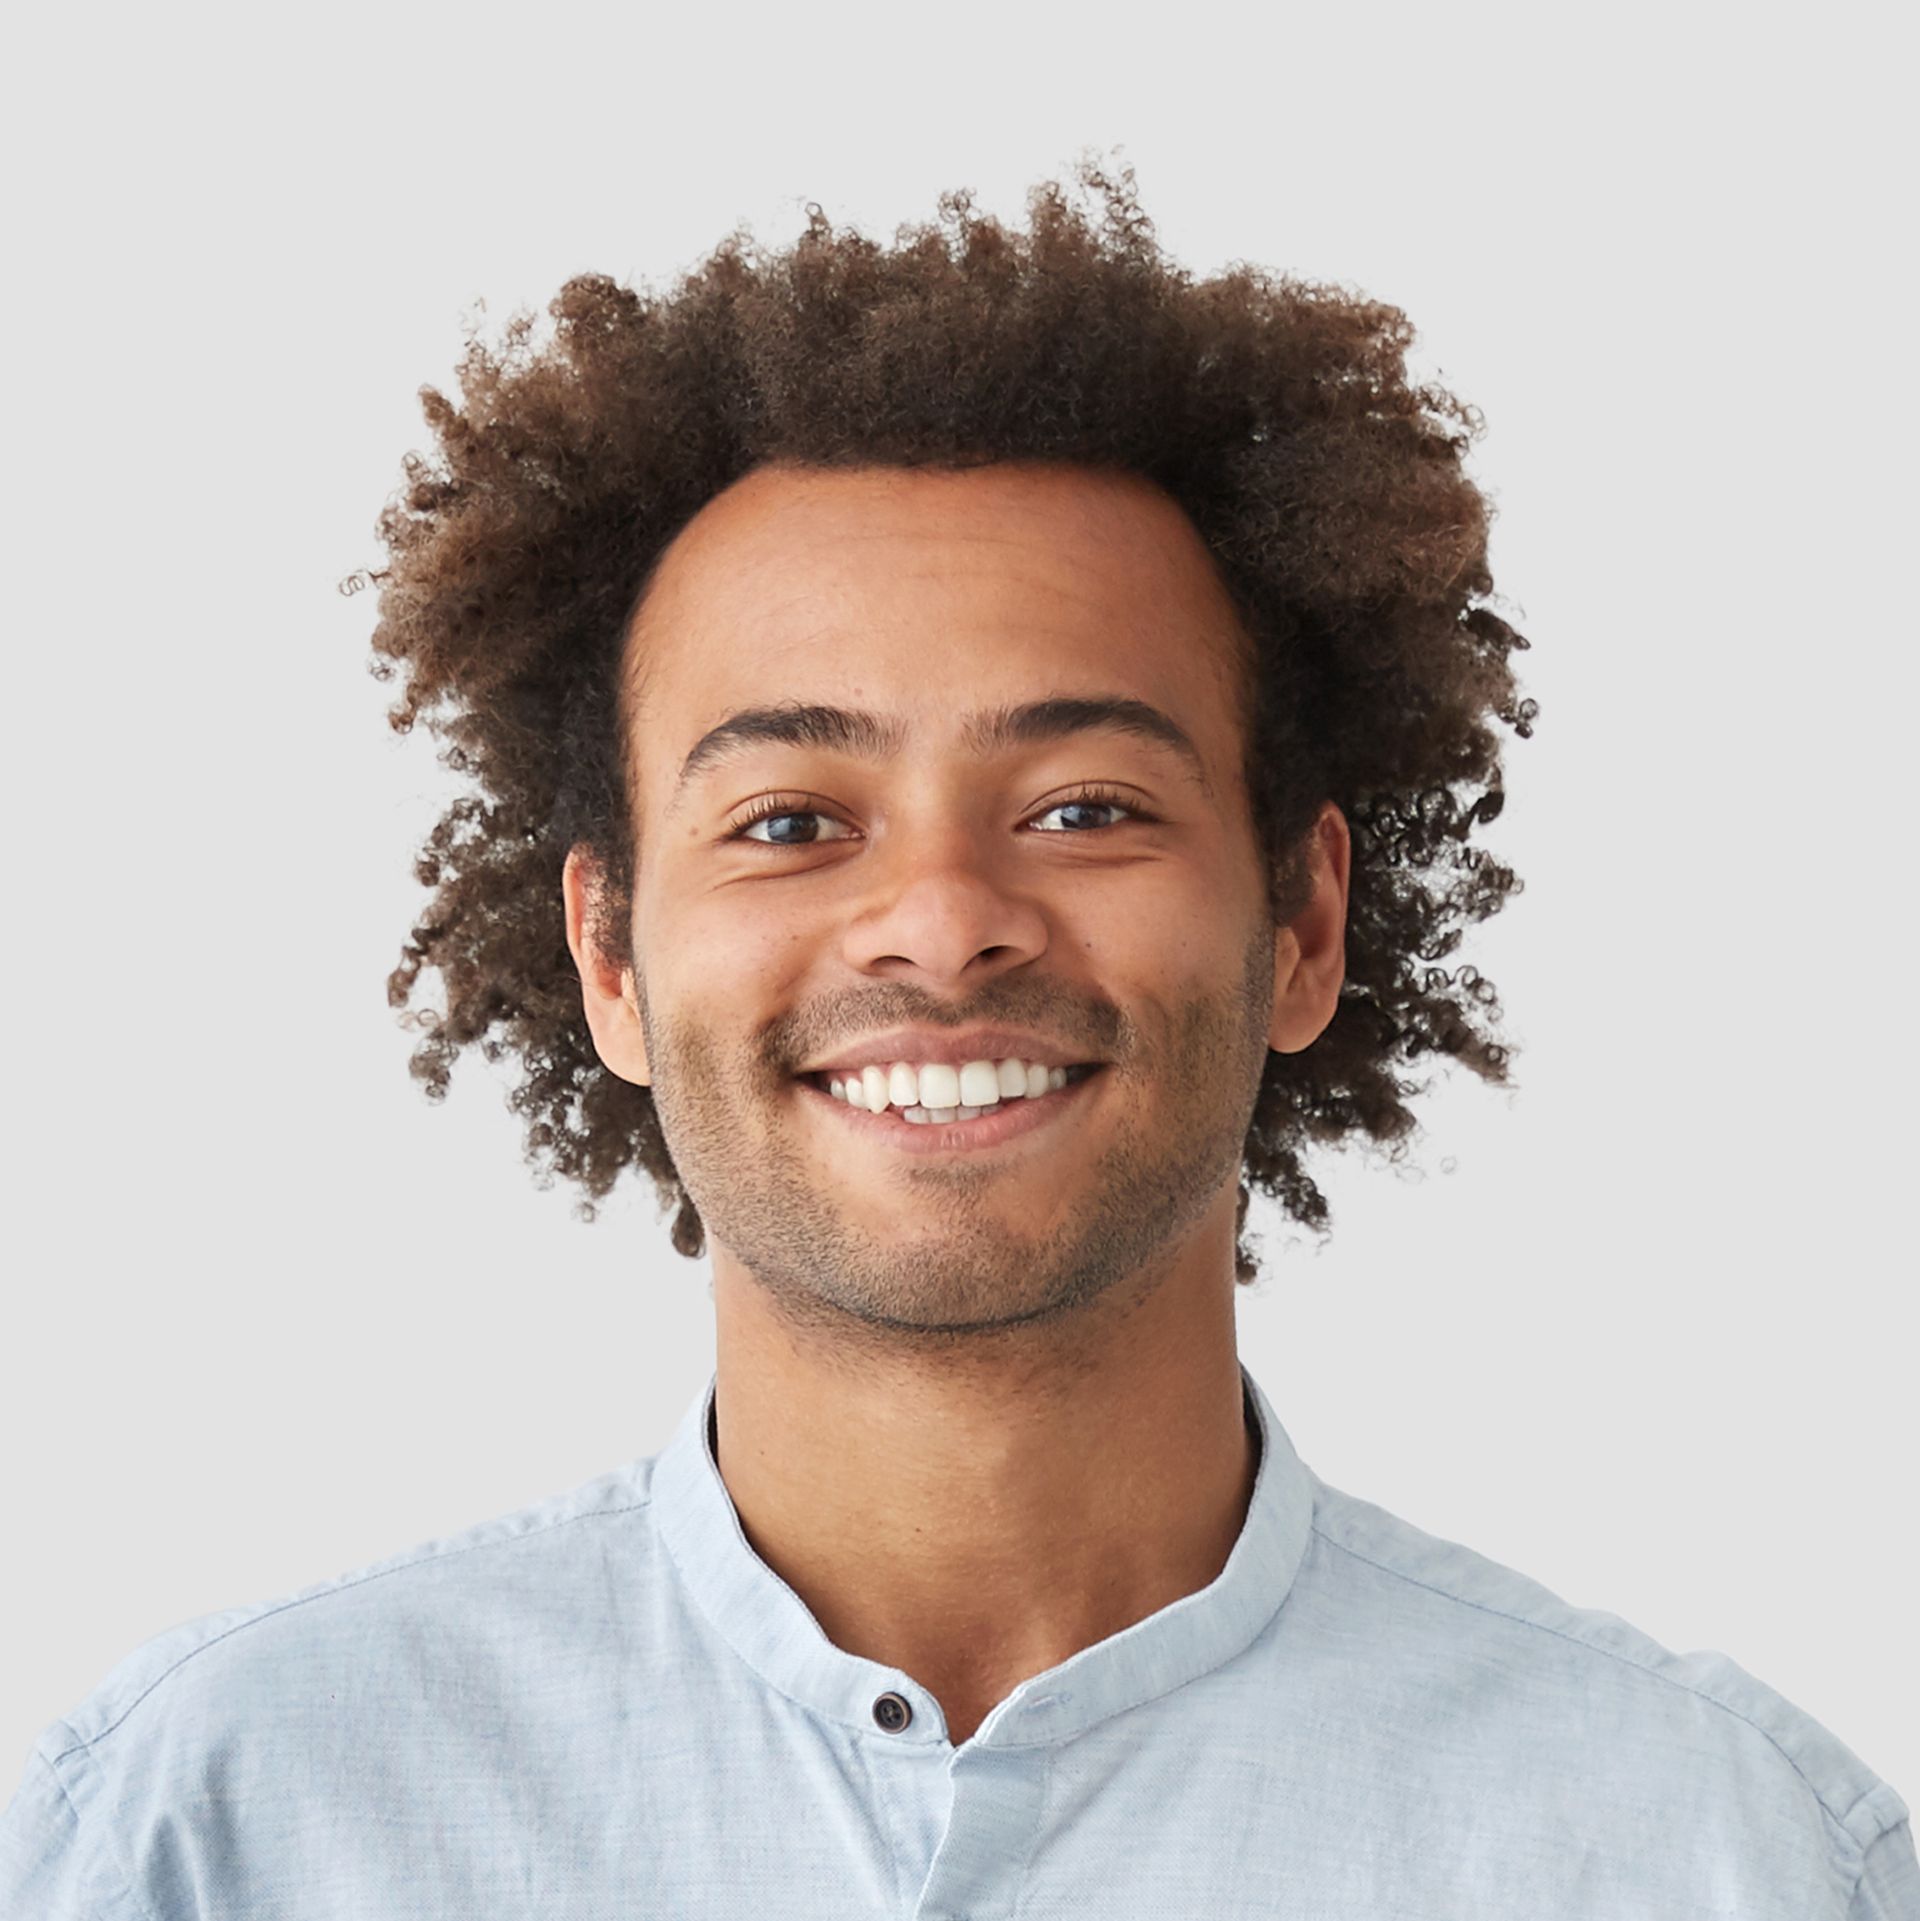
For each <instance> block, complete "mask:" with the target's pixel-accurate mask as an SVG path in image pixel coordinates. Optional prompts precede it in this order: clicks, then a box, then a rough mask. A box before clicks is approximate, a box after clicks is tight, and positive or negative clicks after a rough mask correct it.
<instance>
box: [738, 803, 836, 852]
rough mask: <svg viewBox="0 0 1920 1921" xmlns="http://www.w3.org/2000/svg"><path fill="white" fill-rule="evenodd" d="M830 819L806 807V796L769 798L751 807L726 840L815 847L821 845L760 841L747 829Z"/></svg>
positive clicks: (767, 844) (801, 842)
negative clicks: (793, 821) (789, 822)
mask: <svg viewBox="0 0 1920 1921" xmlns="http://www.w3.org/2000/svg"><path fill="white" fill-rule="evenodd" d="M832 818H833V816H832V815H831V814H825V813H822V812H821V811H820V809H819V808H817V807H809V806H807V805H806V796H805V795H803V794H768V795H766V796H765V797H764V798H762V799H760V800H757V801H755V802H754V803H753V806H752V807H751V808H750V809H748V812H747V817H746V819H745V820H743V821H741V822H740V823H739V824H738V825H737V826H736V827H734V828H733V829H732V831H731V832H730V833H728V835H727V836H726V838H727V839H728V840H748V839H753V840H757V841H758V844H759V845H760V846H762V847H817V846H819V845H820V843H819V842H818V841H811V840H761V839H759V837H758V836H757V835H750V834H749V833H748V832H747V829H748V828H750V827H758V826H759V825H760V823H761V822H762V821H774V822H785V821H790V820H831V819H832Z"/></svg>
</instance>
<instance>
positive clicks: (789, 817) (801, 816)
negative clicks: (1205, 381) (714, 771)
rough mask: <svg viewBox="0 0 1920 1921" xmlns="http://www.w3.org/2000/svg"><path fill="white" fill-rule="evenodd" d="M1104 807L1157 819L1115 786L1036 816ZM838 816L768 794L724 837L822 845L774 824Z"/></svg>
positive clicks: (1099, 824) (800, 799)
mask: <svg viewBox="0 0 1920 1921" xmlns="http://www.w3.org/2000/svg"><path fill="white" fill-rule="evenodd" d="M1101 807H1110V808H1114V809H1116V810H1117V811H1118V812H1120V813H1123V814H1128V815H1131V816H1132V817H1133V818H1134V819H1135V820H1139V821H1150V820H1153V819H1155V818H1156V816H1154V815H1152V814H1150V813H1148V812H1147V811H1146V809H1145V808H1143V807H1141V806H1139V805H1138V804H1137V803H1135V802H1133V801H1130V800H1123V799H1122V798H1121V796H1120V795H1119V794H1118V793H1116V792H1115V791H1114V790H1113V789H1112V788H1110V787H1098V786H1093V787H1080V788H1076V789H1075V790H1074V791H1073V792H1072V793H1071V794H1069V795H1067V796H1066V798H1065V799H1063V800H1056V801H1054V802H1053V803H1052V804H1051V805H1050V806H1048V807H1044V808H1042V809H1041V811H1040V812H1039V813H1038V814H1036V815H1034V816H1033V818H1034V819H1035V820H1044V819H1045V818H1046V817H1047V815H1049V814H1057V813H1060V812H1062V811H1063V810H1066V809H1080V808H1088V809H1092V808H1101ZM836 818H837V817H836V816H834V815H832V814H829V813H826V812H825V811H824V810H823V809H821V808H818V807H809V806H808V805H807V804H806V796H805V795H804V794H768V795H765V796H764V797H763V798H761V799H759V800H757V801H755V802H754V803H753V805H752V806H751V807H750V808H749V809H748V810H747V814H746V818H745V819H744V820H741V821H739V822H737V823H736V824H735V825H734V826H733V827H732V828H730V829H729V830H728V832H727V833H726V835H725V836H724V838H725V839H727V840H751V841H753V842H754V843H755V844H756V845H758V846H761V847H819V846H823V845H826V844H827V843H825V842H822V841H820V840H817V839H814V840H807V839H788V838H780V837H775V836H774V835H773V833H772V831H771V828H772V826H774V825H779V826H784V824H785V823H786V822H788V821H801V820H835V819H836ZM763 821H764V822H767V823H769V824H770V826H769V833H768V834H767V835H765V836H762V835H758V834H755V833H753V832H752V831H751V830H752V829H753V828H755V827H758V826H759V825H760V824H761V823H762V822H763ZM840 824H841V825H844V824H845V823H844V822H842V823H840ZM1117 825H1119V823H1118V822H1112V821H1096V822H1095V823H1094V824H1093V827H1092V828H1075V829H1071V830H1069V831H1068V834H1067V838H1069V839H1080V838H1083V837H1084V836H1085V835H1086V834H1087V833H1089V832H1104V831H1106V830H1107V829H1109V828H1111V827H1114V826H1117ZM1048 831H1050V832H1055V833H1057V832H1058V831H1059V830H1057V829H1053V830H1048Z"/></svg>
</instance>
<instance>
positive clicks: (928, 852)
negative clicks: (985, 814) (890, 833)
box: [844, 826, 1047, 985]
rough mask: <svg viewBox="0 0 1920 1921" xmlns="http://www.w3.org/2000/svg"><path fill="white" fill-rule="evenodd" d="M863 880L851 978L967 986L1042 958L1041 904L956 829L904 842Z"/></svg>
mask: <svg viewBox="0 0 1920 1921" xmlns="http://www.w3.org/2000/svg"><path fill="white" fill-rule="evenodd" d="M870 871H871V873H872V887H871V892H870V894H869V895H868V897H867V898H866V899H865V900H864V901H863V902H861V903H860V904H859V906H858V907H857V908H856V910H855V911H854V912H853V914H852V915H851V916H850V918H849V920H848V922H847V929H846V934H845V937H844V954H845V958H846V961H847V964H848V965H849V966H850V967H852V968H854V969H855V970H856V971H858V972H861V973H877V974H882V975H887V976H891V977H902V976H915V975H917V976H919V977H921V978H923V979H925V980H926V981H928V982H929V983H934V982H957V981H965V982H966V983H967V984H968V985H972V984H974V983H976V982H978V981H979V980H981V979H983V978H987V977H990V976H992V975H995V974H1001V973H1005V972H1007V971H1009V970H1010V969H1012V968H1016V967H1020V966H1024V965H1025V964H1026V963H1027V962H1028V961H1031V960H1034V959H1036V958H1037V957H1038V956H1039V955H1041V954H1043V953H1045V952H1046V947H1047V916H1046V914H1045V912H1044V910H1043V908H1042V905H1041V903H1040V902H1039V901H1037V900H1036V899H1035V898H1034V897H1033V895H1032V894H1031V892H1029V891H1026V890H1025V889H1023V888H1022V887H1021V886H1019V885H1018V884H1017V883H1016V882H1015V881H1014V880H1013V879H1012V877H1010V876H1009V875H1008V874H1007V873H1006V872H1005V869H1004V866H1000V867H998V868H996V865H995V863H994V862H993V861H992V859H991V858H990V856H989V852H988V850H986V849H984V848H983V847H982V846H981V844H980V842H979V840H978V839H977V838H976V837H975V836H974V835H973V834H971V833H969V832H968V831H967V830H966V829H965V828H964V827H962V826H955V827H953V828H952V829H950V830H944V831H937V832H923V833H913V834H906V835H903V836H902V837H901V839H900V840H899V842H897V843H896V844H895V845H893V846H890V847H889V848H888V849H887V850H886V851H885V853H884V854H883V855H881V856H880V857H879V858H877V859H875V860H874V861H873V865H872V868H871V870H870Z"/></svg>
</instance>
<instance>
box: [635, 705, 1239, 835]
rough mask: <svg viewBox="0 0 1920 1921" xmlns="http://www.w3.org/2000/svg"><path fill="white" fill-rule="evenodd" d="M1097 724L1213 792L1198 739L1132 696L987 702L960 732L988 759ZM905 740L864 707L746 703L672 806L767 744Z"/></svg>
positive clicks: (705, 744) (883, 747)
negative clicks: (1161, 756)
mask: <svg viewBox="0 0 1920 1921" xmlns="http://www.w3.org/2000/svg"><path fill="white" fill-rule="evenodd" d="M1097 730H1105V731H1107V732H1110V733H1124V734H1131V735H1133V736H1134V737H1135V738H1136V739H1139V740H1144V741H1147V742H1149V743H1151V744H1152V745H1154V746H1157V747H1160V748H1163V749H1166V750H1168V751H1170V752H1172V753H1173V754H1175V755H1176V756H1178V757H1179V758H1180V759H1181V760H1183V761H1185V762H1186V764H1187V767H1188V770H1189V771H1190V772H1191V773H1192V775H1193V777H1194V779H1195V780H1196V781H1198V782H1199V784H1200V787H1201V790H1202V792H1204V793H1206V794H1208V795H1211V794H1212V792H1213V787H1212V783H1211V782H1210V781H1209V780H1208V779H1207V769H1206V762H1205V761H1204V760H1203V759H1202V757H1201V753H1200V749H1199V748H1198V747H1196V746H1195V745H1194V742H1193V737H1192V736H1191V735H1190V734H1189V733H1188V732H1187V730H1186V729H1185V728H1184V727H1182V726H1181V725H1180V723H1179V722H1178V721H1177V720H1175V719H1174V718H1173V716H1172V715H1171V714H1167V713H1163V712H1162V711H1161V709H1159V708H1158V707H1155V706H1152V705H1151V704H1150V703H1148V702H1147V701H1144V700H1135V699H1133V698H1132V697H1131V696H1129V695H1124V694H1081V695H1073V696H1068V695H1064V694H1061V695H1054V696H1052V697H1051V698H1049V699H1046V700H1032V701H1028V702H1026V703H1025V704H1024V705H1022V706H1017V707H987V708H981V709H979V710H977V711H976V712H974V713H971V714H968V715H966V716H965V718H964V719H963V720H962V721H961V724H960V738H961V741H962V743H963V744H964V745H965V747H966V749H967V751H968V752H969V753H972V754H975V755H979V756H981V757H983V758H984V757H986V756H988V755H991V754H998V753H1005V752H1007V751H1008V750H1009V749H1011V748H1015V747H1035V746H1040V745H1043V744H1045V743H1046V742H1049V741H1056V740H1066V739H1068V738H1070V737H1071V736H1073V735H1075V734H1082V733H1090V732H1094V731H1097ZM906 738H907V730H906V728H905V726H904V725H902V723H901V722H899V721H897V720H887V719H884V718H883V717H882V716H881V715H879V714H874V713H869V712H867V711H866V710H865V709H864V708H857V707H828V706H823V705H821V704H819V703H817V702H810V701H786V702H781V703H779V704H778V705H774V706H768V707H743V708H741V709H740V711H739V712H738V713H733V714H729V715H728V716H727V718H726V719H725V720H723V721H722V722H721V723H720V724H719V726H717V727H713V728H709V729H708V731H707V732H706V733H704V734H702V735H701V736H700V738H699V739H698V740H697V741H695V742H694V744H693V749H692V751H691V752H690V753H689V754H688V755H687V757H686V759H685V760H684V761H682V762H681V764H680V776H679V778H678V780H676V781H675V782H674V789H673V799H672V801H671V802H670V803H669V807H668V811H669V812H672V810H673V808H674V807H677V806H678V805H679V804H680V800H681V798H682V796H683V795H684V794H685V792H686V790H687V787H688V785H689V784H690V783H691V782H692V781H694V780H695V779H696V778H698V777H699V776H700V775H702V774H704V773H708V772H710V771H712V770H713V769H714V768H717V767H719V766H722V765H724V764H725V763H726V762H727V761H730V760H735V759H738V758H739V757H740V756H741V755H742V754H745V753H747V752H749V751H750V750H751V749H752V748H754V747H757V746H761V745H764V744H765V743H768V742H773V743H775V744H777V745H780V746H785V747H813V748H819V749H822V750H824V751H826V752H828V753H836V754H852V755H856V756H858V757H859V758H860V759H863V760H886V759H889V758H891V757H892V756H893V755H895V754H897V753H898V752H899V751H900V749H901V748H902V747H903V746H904V745H905V744H906Z"/></svg>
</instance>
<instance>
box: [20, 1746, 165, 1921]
mask: <svg viewBox="0 0 1920 1921" xmlns="http://www.w3.org/2000/svg"><path fill="white" fill-rule="evenodd" d="M68 1731H69V1732H70V1733H72V1732H77V1730H74V1729H69V1730H68ZM85 1746H86V1743H85V1742H81V1743H80V1748H83V1747H85ZM80 1748H68V1749H67V1750H66V1753H67V1754H76V1753H78V1752H79V1751H80ZM62 1758H64V1756H63V1757H62ZM39 1761H40V1765H41V1766H42V1767H43V1768H45V1769H46V1771H47V1772H48V1774H50V1775H51V1776H52V1777H53V1785H54V1786H55V1787H56V1788H58V1789H59V1790H60V1799H61V1800H62V1801H64V1802H65V1803H66V1805H67V1812H68V1814H69V1815H71V1816H72V1817H73V1831H74V1833H75V1834H76V1835H80V1834H87V1833H90V1832H91V1828H90V1826H89V1824H88V1822H87V1821H86V1819H85V1817H84V1816H83V1815H82V1814H81V1812H80V1810H79V1809H78V1808H77V1807H76V1806H75V1805H74V1800H73V1796H72V1795H71V1794H70V1793H68V1791H67V1784H66V1782H65V1781H64V1780H62V1779H61V1775H60V1770H59V1769H58V1768H57V1767H55V1766H54V1764H53V1763H52V1762H51V1761H49V1760H48V1759H47V1757H46V1756H45V1755H44V1754H43V1755H41V1756H40V1757H39ZM107 1855H108V1857H109V1859H111V1860H112V1862H113V1866H114V1872H115V1875H116V1877H117V1878H118V1880H119V1883H120V1890H121V1892H122V1893H123V1894H124V1895H125V1896H126V1898H127V1905H128V1907H130V1908H131V1909H132V1910H133V1911H134V1913H136V1914H138V1915H142V1916H144V1917H145V1921H154V1914H153V1910H152V1909H151V1908H150V1907H148V1906H147V1904H146V1903H145V1902H144V1901H143V1900H141V1898H140V1892H139V1890H138V1889H137V1888H136V1887H135V1886H134V1884H133V1877H132V1875H131V1874H129V1873H128V1871H127V1868H126V1865H125V1863H124V1862H122V1861H121V1859H120V1855H119V1850H118V1848H117V1847H116V1846H115V1844H114V1838H113V1835H112V1833H111V1831H109V1833H108V1837H107Z"/></svg>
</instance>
